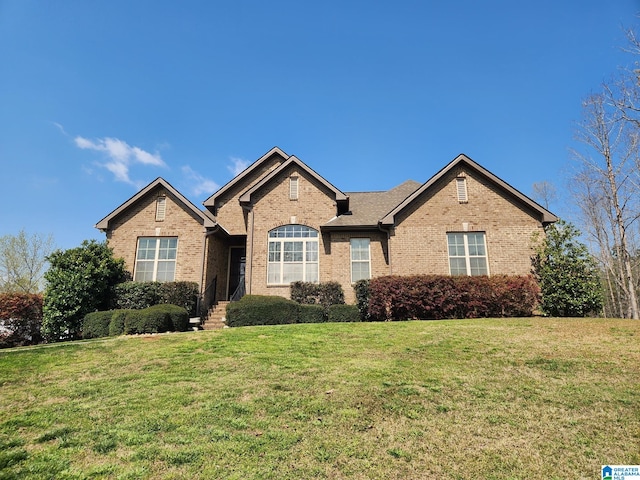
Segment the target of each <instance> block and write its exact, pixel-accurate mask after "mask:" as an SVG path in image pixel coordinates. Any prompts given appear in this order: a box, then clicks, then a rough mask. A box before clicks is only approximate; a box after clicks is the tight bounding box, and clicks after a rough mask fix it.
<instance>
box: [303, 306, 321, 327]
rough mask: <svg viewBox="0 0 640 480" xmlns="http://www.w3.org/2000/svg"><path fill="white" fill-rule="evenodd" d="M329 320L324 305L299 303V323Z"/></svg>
mask: <svg viewBox="0 0 640 480" xmlns="http://www.w3.org/2000/svg"><path fill="white" fill-rule="evenodd" d="M326 321H327V316H326V315H325V311H324V307H323V306H322V305H299V306H298V322H297V323H323V322H326Z"/></svg>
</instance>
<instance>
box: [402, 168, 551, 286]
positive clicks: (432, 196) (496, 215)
mask: <svg viewBox="0 0 640 480" xmlns="http://www.w3.org/2000/svg"><path fill="white" fill-rule="evenodd" d="M460 175H465V176H466V177H465V178H466V183H467V191H468V202H466V203H460V202H459V201H458V198H457V191H456V177H459V176H460ZM466 231H470V232H471V231H475V232H485V241H486V245H487V255H488V262H489V273H490V274H491V273H493V274H498V273H499V274H508V275H526V274H528V273H531V255H532V254H533V243H532V241H533V240H532V237H533V234H534V233H535V232H542V224H541V222H540V221H538V220H536V219H535V217H533V216H532V212H530V211H527V209H525V208H523V206H522V205H519V204H518V203H516V202H514V200H513V199H512V198H510V197H509V196H506V195H505V194H504V193H503V192H501V191H500V190H498V189H497V188H496V187H495V186H494V185H492V184H490V183H488V182H486V181H483V179H482V178H481V177H479V176H478V175H476V174H474V172H473V171H468V170H467V171H457V172H451V173H450V174H448V175H446V176H444V177H443V178H442V179H441V180H440V181H439V182H438V183H437V184H436V185H434V188H433V189H431V190H429V192H426V193H425V194H424V195H423V196H421V197H419V198H418V199H417V201H416V202H415V203H414V205H412V206H411V208H409V209H407V211H406V212H403V214H402V215H400V216H399V218H398V220H397V225H396V227H395V229H394V232H393V234H392V236H391V246H390V249H391V264H392V269H391V271H392V272H393V274H395V275H411V274H422V273H433V274H440V275H449V273H450V272H449V254H448V249H447V233H449V232H466Z"/></svg>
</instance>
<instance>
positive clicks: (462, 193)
mask: <svg viewBox="0 0 640 480" xmlns="http://www.w3.org/2000/svg"><path fill="white" fill-rule="evenodd" d="M456 190H457V193H458V202H460V203H467V202H468V201H469V198H468V196H467V179H466V178H465V177H458V178H456Z"/></svg>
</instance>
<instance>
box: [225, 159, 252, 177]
mask: <svg viewBox="0 0 640 480" xmlns="http://www.w3.org/2000/svg"><path fill="white" fill-rule="evenodd" d="M231 163H232V164H231V165H228V166H227V170H229V171H230V172H231V173H233V176H234V177H235V176H237V175H238V174H239V173H240V172H242V171H243V170H244V169H246V168H247V167H248V166H249V161H247V160H244V159H242V158H238V157H231Z"/></svg>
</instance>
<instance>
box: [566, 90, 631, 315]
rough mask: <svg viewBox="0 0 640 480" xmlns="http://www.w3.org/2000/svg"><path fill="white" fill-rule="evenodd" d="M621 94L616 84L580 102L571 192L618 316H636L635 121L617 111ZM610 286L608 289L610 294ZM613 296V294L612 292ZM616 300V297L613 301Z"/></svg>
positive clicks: (619, 107) (620, 108)
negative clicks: (615, 292) (616, 293)
mask: <svg viewBox="0 0 640 480" xmlns="http://www.w3.org/2000/svg"><path fill="white" fill-rule="evenodd" d="M618 93H619V94H620V95H623V93H622V92H620V91H619V90H618V88H617V87H615V86H614V87H611V86H610V85H607V86H605V88H604V89H603V93H601V94H596V95H591V96H590V97H588V98H587V99H586V100H585V101H584V102H583V119H582V121H581V122H580V124H579V125H578V128H577V129H576V138H577V140H578V141H580V142H581V143H582V144H583V145H584V146H585V147H586V148H584V149H580V150H575V151H574V152H573V153H574V157H575V158H576V159H577V160H578V162H579V165H580V168H579V170H578V172H577V174H576V175H575V176H574V179H573V186H574V194H575V195H576V197H577V200H578V205H579V207H580V209H581V211H582V214H583V219H584V221H585V227H586V230H587V231H588V232H589V233H590V234H591V236H592V239H593V240H594V243H595V244H596V245H597V247H598V252H597V253H596V256H597V258H598V259H599V260H600V263H601V265H602V266H603V269H604V271H605V272H606V274H607V277H606V278H607V281H608V282H611V285H612V286H613V284H614V283H615V285H616V286H617V287H618V288H619V289H620V292H621V294H622V298H621V299H620V303H622V305H621V310H622V311H620V312H619V313H620V315H621V316H629V317H631V318H635V319H637V318H640V312H639V310H638V298H637V293H636V290H637V287H636V285H637V279H636V272H635V270H636V269H635V268H634V265H633V259H634V258H635V251H636V250H637V248H636V245H635V238H634V235H633V233H634V231H635V230H634V229H636V228H637V226H636V225H635V224H636V222H637V220H638V216H639V215H640V203H639V201H638V200H639V197H638V185H639V184H640V181H639V180H640V177H639V176H638V169H637V161H638V154H639V146H640V136H639V132H640V131H639V129H638V125H637V124H636V123H635V122H632V121H629V120H628V118H626V117H627V114H625V113H624V112H623V111H622V107H621V104H623V103H624V102H623V101H622V100H621V97H620V96H619V95H618ZM612 292H613V289H611V290H610V292H609V295H610V296H611V295H612ZM611 298H612V300H614V299H613V297H611ZM613 303H614V304H615V302H613Z"/></svg>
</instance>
